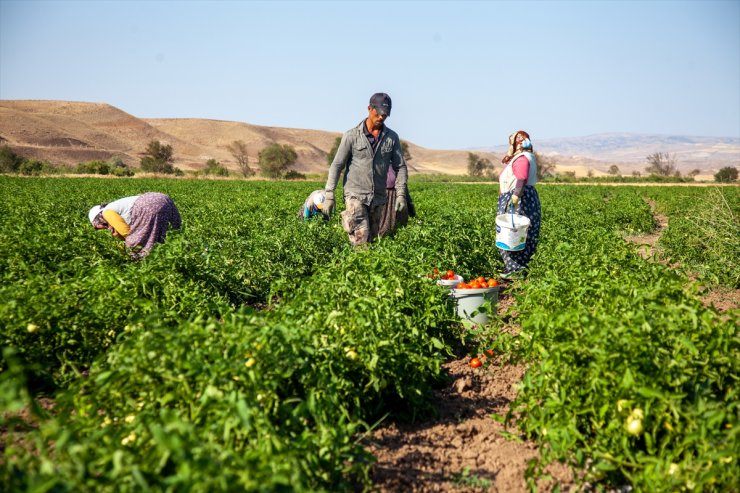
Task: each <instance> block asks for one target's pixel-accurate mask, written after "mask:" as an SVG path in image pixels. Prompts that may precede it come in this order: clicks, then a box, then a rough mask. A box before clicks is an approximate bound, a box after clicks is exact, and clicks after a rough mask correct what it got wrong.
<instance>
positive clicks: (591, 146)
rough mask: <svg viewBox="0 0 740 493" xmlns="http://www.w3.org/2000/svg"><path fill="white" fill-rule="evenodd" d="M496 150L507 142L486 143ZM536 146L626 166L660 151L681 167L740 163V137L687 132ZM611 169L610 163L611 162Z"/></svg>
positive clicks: (559, 156)
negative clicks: (689, 134)
mask: <svg viewBox="0 0 740 493" xmlns="http://www.w3.org/2000/svg"><path fill="white" fill-rule="evenodd" d="M480 150H485V151H487V152H494V153H499V154H501V153H504V152H506V146H494V147H487V148H485V147H482V148H480ZM535 150H536V151H537V152H538V153H541V154H543V155H545V156H548V157H551V158H552V159H553V160H555V161H556V162H558V161H563V162H570V163H573V162H581V163H591V164H592V165H593V166H595V167H598V166H599V164H596V163H594V162H595V161H598V162H601V163H603V164H608V165H611V163H614V164H617V165H620V164H621V165H622V166H620V169H621V167H624V168H625V169H629V170H632V169H637V170H640V169H644V167H645V166H646V163H647V159H646V158H647V156H649V155H651V154H654V153H656V152H661V153H667V154H669V155H671V156H674V157H675V159H676V165H677V166H678V168H679V170H681V171H686V172H688V171H691V170H693V169H700V170H702V172H704V173H710V174H711V173H715V172H716V171H718V170H719V169H720V168H723V167H725V166H740V138H736V137H691V136H683V135H658V134H629V133H604V134H595V135H588V136H585V137H573V138H563V139H543V140H535ZM607 169H608V166H607Z"/></svg>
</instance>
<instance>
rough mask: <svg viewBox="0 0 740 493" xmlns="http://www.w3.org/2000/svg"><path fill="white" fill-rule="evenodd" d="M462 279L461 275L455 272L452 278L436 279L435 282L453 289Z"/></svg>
mask: <svg viewBox="0 0 740 493" xmlns="http://www.w3.org/2000/svg"><path fill="white" fill-rule="evenodd" d="M463 281H464V279H463V276H461V275H460V274H455V278H454V279H437V284H438V285H440V286H447V287H448V288H450V289H454V288H455V286H457V285H458V284H460V283H461V282H463Z"/></svg>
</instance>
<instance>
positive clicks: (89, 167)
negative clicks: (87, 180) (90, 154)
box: [76, 160, 111, 175]
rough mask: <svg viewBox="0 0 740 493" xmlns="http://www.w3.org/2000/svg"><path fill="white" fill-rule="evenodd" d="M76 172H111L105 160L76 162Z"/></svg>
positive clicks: (100, 173) (94, 173)
mask: <svg viewBox="0 0 740 493" xmlns="http://www.w3.org/2000/svg"><path fill="white" fill-rule="evenodd" d="M76 171H77V173H87V174H91V175H107V174H109V173H110V172H111V168H110V164H109V163H108V162H106V161H99V160H98V161H87V162H84V163H77V169H76Z"/></svg>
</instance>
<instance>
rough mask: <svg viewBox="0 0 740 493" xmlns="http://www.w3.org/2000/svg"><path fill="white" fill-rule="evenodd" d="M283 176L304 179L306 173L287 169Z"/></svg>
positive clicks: (291, 178)
mask: <svg viewBox="0 0 740 493" xmlns="http://www.w3.org/2000/svg"><path fill="white" fill-rule="evenodd" d="M284 178H285V179H286V180H305V179H306V175H304V174H303V173H300V172H298V171H296V170H293V169H292V170H290V171H288V172H287V173H285V176H284Z"/></svg>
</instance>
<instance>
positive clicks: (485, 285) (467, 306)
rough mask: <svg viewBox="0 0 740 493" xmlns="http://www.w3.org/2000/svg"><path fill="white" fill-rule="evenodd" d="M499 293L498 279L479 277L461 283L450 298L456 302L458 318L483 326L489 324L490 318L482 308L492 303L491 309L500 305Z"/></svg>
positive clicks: (451, 293) (452, 290)
mask: <svg viewBox="0 0 740 493" xmlns="http://www.w3.org/2000/svg"><path fill="white" fill-rule="evenodd" d="M498 292H499V285H498V281H496V279H484V278H482V277H479V278H477V279H473V280H472V281H470V282H469V283H465V282H462V283H459V284H458V285H457V286H456V287H455V288H454V289H451V290H450V298H452V299H453V300H454V301H455V312H456V313H457V316H458V317H460V318H462V319H466V320H470V321H471V322H473V323H476V324H479V325H483V324H486V323H488V320H489V316H488V313H487V311H486V310H481V308H482V307H483V305H484V304H485V303H487V302H490V307H491V309H494V307H495V306H496V303H498Z"/></svg>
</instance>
